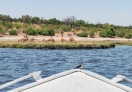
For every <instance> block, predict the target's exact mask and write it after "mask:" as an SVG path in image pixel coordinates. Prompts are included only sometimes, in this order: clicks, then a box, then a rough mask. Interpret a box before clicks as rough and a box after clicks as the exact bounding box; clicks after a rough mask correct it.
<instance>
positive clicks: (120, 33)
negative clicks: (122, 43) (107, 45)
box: [116, 30, 125, 37]
mask: <svg viewBox="0 0 132 92" xmlns="http://www.w3.org/2000/svg"><path fill="white" fill-rule="evenodd" d="M124 35H125V30H119V31H118V32H116V36H117V37H124Z"/></svg>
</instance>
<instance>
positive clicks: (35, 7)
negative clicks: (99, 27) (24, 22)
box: [0, 0, 132, 26]
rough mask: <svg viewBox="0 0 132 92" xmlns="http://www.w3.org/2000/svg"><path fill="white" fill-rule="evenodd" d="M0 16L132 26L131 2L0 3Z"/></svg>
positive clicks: (21, 0) (37, 0)
mask: <svg viewBox="0 0 132 92" xmlns="http://www.w3.org/2000/svg"><path fill="white" fill-rule="evenodd" d="M0 14H5V15H10V16H11V17H13V18H19V17H21V16H22V15H30V16H37V17H40V18H42V17H43V18H45V19H50V18H57V19H59V20H63V19H64V18H66V17H68V16H75V17H76V19H78V20H79V19H82V20H85V21H86V22H89V23H94V24H96V23H109V24H114V25H121V26H129V25H132V0H8V1H7V0H0Z"/></svg>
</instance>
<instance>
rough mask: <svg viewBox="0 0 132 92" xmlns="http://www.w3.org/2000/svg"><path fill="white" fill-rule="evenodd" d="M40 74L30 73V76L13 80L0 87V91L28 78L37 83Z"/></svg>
mask: <svg viewBox="0 0 132 92" xmlns="http://www.w3.org/2000/svg"><path fill="white" fill-rule="evenodd" d="M40 74H41V71H37V72H33V73H30V74H28V75H26V76H23V77H21V78H18V79H15V80H13V81H11V82H8V83H6V84H3V85H0V89H4V88H6V87H9V86H11V85H14V84H16V83H18V82H20V81H23V80H26V79H28V78H30V77H33V79H35V81H38V80H40V79H42V78H41V76H40Z"/></svg>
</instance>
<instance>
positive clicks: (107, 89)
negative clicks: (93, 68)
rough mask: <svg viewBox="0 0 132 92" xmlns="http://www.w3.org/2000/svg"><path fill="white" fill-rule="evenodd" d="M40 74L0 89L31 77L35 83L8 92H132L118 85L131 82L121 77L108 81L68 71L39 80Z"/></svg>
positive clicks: (83, 73) (78, 70)
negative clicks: (124, 81)
mask: <svg viewBox="0 0 132 92" xmlns="http://www.w3.org/2000/svg"><path fill="white" fill-rule="evenodd" d="M40 73H41V72H35V73H31V74H29V75H27V76H24V77H22V78H19V79H16V80H14V81H12V82H9V83H7V84H4V85H1V86H0V89H3V88H6V87H8V86H10V85H13V84H15V83H17V82H20V81H22V80H25V79H27V78H29V77H33V78H34V79H35V80H36V82H33V83H30V84H27V85H25V86H22V87H19V88H15V89H13V90H10V91H8V92H132V88H130V87H128V86H125V85H122V84H119V83H118V82H120V81H122V80H124V79H125V80H128V81H130V82H132V80H130V79H127V78H126V77H124V76H121V75H118V76H117V77H115V78H113V79H111V80H110V79H107V78H105V77H103V76H100V75H98V74H95V73H93V72H90V71H86V70H82V69H72V70H68V71H65V72H62V73H59V74H56V75H53V76H50V77H47V78H41V76H40Z"/></svg>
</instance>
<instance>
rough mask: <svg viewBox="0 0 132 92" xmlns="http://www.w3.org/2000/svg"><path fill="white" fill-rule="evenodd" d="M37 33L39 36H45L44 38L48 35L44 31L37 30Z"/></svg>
mask: <svg viewBox="0 0 132 92" xmlns="http://www.w3.org/2000/svg"><path fill="white" fill-rule="evenodd" d="M37 33H38V34H39V35H45V36H47V35H48V31H47V30H44V29H41V30H37Z"/></svg>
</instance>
